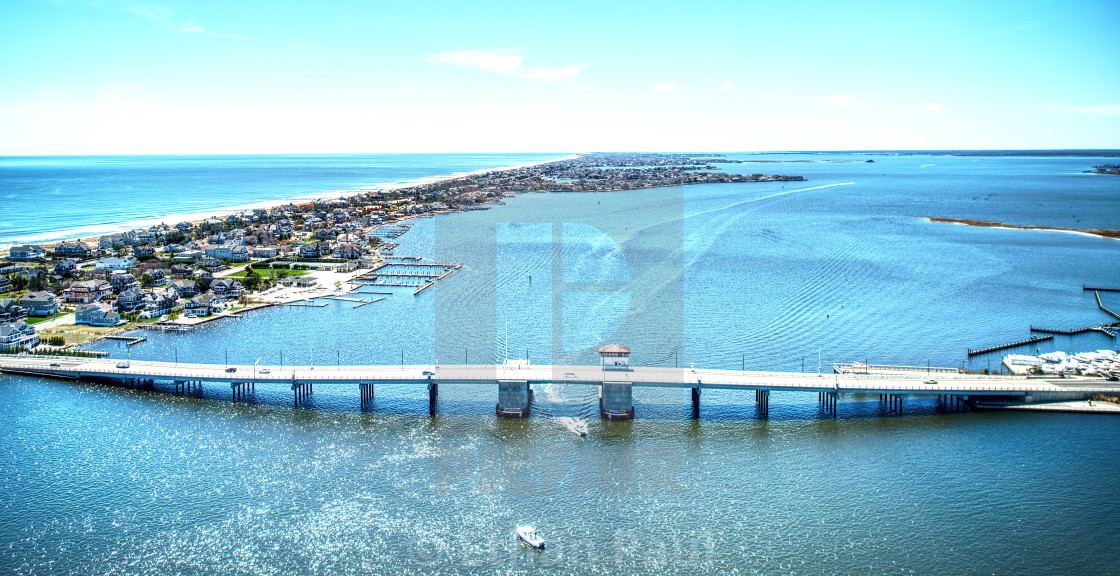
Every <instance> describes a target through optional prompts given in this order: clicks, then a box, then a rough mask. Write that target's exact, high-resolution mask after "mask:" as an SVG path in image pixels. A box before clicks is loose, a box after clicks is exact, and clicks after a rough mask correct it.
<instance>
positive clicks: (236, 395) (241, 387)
mask: <svg viewBox="0 0 1120 576" xmlns="http://www.w3.org/2000/svg"><path fill="white" fill-rule="evenodd" d="M229 387H230V390H231V391H232V392H233V399H234V400H240V399H241V398H244V397H245V391H246V390H247V389H248V388H249V383H248V382H231V383H230V385H229Z"/></svg>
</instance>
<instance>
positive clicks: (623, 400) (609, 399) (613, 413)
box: [599, 382, 634, 420]
mask: <svg viewBox="0 0 1120 576" xmlns="http://www.w3.org/2000/svg"><path fill="white" fill-rule="evenodd" d="M599 416H601V417H603V418H606V419H607V420H633V419H634V387H633V385H631V384H630V383H629V382H603V384H602V385H601V386H599Z"/></svg>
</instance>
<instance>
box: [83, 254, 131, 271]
mask: <svg viewBox="0 0 1120 576" xmlns="http://www.w3.org/2000/svg"><path fill="white" fill-rule="evenodd" d="M138 263H139V262H137V260H136V258H134V257H132V256H125V257H124V258H117V257H116V256H108V257H105V258H102V259H100V260H98V261H97V264H96V265H94V268H96V269H98V270H131V269H133V268H135V267H136V265H137V264H138Z"/></svg>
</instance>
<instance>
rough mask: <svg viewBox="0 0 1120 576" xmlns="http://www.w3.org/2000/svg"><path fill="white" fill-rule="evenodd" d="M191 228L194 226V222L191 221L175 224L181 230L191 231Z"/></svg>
mask: <svg viewBox="0 0 1120 576" xmlns="http://www.w3.org/2000/svg"><path fill="white" fill-rule="evenodd" d="M191 228H194V224H191V223H190V222H180V223H178V224H176V225H175V229H176V230H178V231H180V232H190V230H191Z"/></svg>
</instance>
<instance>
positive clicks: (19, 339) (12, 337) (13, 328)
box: [0, 320, 39, 350]
mask: <svg viewBox="0 0 1120 576" xmlns="http://www.w3.org/2000/svg"><path fill="white" fill-rule="evenodd" d="M38 345H39V335H38V334H36V333H35V327H34V326H32V325H30V324H28V323H27V322H24V321H23V320H16V321H14V322H4V323H2V324H0V348H25V349H28V350H30V349H31V348H34V347H35V346H38Z"/></svg>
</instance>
